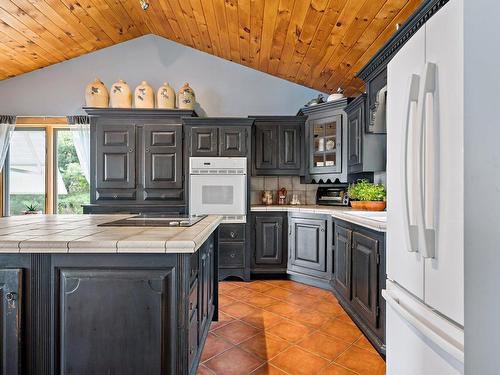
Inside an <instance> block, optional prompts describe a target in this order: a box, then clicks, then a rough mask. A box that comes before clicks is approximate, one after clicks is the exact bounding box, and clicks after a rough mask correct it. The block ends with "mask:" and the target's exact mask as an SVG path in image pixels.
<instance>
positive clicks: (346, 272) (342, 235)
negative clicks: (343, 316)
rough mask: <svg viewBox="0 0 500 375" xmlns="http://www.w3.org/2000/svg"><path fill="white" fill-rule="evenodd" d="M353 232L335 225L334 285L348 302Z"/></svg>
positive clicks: (349, 296) (349, 297)
mask: <svg viewBox="0 0 500 375" xmlns="http://www.w3.org/2000/svg"><path fill="white" fill-rule="evenodd" d="M351 241H352V230H350V229H347V228H344V227H342V226H340V225H335V261H334V265H335V270H334V273H333V275H334V276H333V283H334V286H335V288H336V290H337V291H338V292H339V293H340V294H342V296H343V297H344V298H345V299H346V300H348V301H349V300H350V299H351Z"/></svg>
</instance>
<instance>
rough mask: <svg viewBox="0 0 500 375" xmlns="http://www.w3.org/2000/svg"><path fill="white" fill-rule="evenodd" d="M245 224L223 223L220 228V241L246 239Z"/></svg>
mask: <svg viewBox="0 0 500 375" xmlns="http://www.w3.org/2000/svg"><path fill="white" fill-rule="evenodd" d="M244 240H245V224H222V225H221V226H220V229H219V241H244Z"/></svg>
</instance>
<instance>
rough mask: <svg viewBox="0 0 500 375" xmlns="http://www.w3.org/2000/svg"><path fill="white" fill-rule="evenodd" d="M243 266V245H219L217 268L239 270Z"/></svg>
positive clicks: (235, 243) (230, 243) (227, 243)
mask: <svg viewBox="0 0 500 375" xmlns="http://www.w3.org/2000/svg"><path fill="white" fill-rule="evenodd" d="M244 266H245V244H244V243H243V242H241V243H239V242H226V243H220V244H219V267H221V268H240V267H244Z"/></svg>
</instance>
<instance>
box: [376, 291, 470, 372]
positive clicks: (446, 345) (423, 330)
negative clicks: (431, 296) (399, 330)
mask: <svg viewBox="0 0 500 375" xmlns="http://www.w3.org/2000/svg"><path fill="white" fill-rule="evenodd" d="M382 296H383V297H384V299H385V300H386V302H387V304H388V305H389V306H390V307H391V308H392V309H393V310H394V311H396V312H397V313H398V314H399V315H400V316H401V317H402V318H403V319H404V320H405V321H406V322H408V323H409V324H410V325H411V326H412V327H413V328H414V329H416V330H417V331H418V332H420V334H422V335H423V336H424V337H426V338H427V339H429V340H431V341H432V342H433V343H434V344H435V345H437V346H438V347H440V348H441V349H442V350H444V351H445V352H446V353H448V354H449V355H451V356H452V357H453V358H455V359H456V360H457V361H459V362H460V363H464V346H463V344H462V343H459V342H457V341H456V340H454V339H453V338H452V337H450V336H448V335H446V334H445V333H444V332H442V331H441V330H440V329H439V328H438V327H434V326H432V325H430V324H429V323H428V322H427V321H425V320H424V319H423V318H421V317H420V316H419V315H418V314H417V313H415V312H413V311H411V309H409V308H408V307H407V306H405V305H404V304H402V303H400V300H399V298H398V297H397V295H396V293H394V292H393V291H390V290H387V289H384V290H382Z"/></svg>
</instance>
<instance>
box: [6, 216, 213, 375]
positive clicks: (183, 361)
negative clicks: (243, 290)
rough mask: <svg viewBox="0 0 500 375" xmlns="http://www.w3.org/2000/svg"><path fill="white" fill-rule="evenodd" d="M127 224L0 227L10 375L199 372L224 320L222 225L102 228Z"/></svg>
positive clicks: (60, 220)
mask: <svg viewBox="0 0 500 375" xmlns="http://www.w3.org/2000/svg"><path fill="white" fill-rule="evenodd" d="M130 216H131V215H28V216H23V217H8V218H1V219H0V298H2V309H1V310H0V313H1V315H2V317H1V318H2V327H1V329H0V332H1V335H2V336H3V337H2V338H1V339H2V340H3V342H4V344H5V345H4V347H3V349H4V350H3V351H2V356H3V358H1V362H2V365H3V372H4V373H7V374H12V375H16V374H21V373H22V374H44V375H45V374H46V375H49V374H122V375H126V374H175V375H177V374H194V373H196V368H197V365H198V362H199V358H200V355H201V351H202V349H203V345H204V342H205V340H206V337H207V335H208V329H209V326H210V322H211V321H212V320H217V310H218V309H217V307H218V301H217V273H218V266H217V264H218V261H217V252H216V251H215V249H217V241H218V226H219V224H220V222H221V220H222V217H220V216H207V217H206V218H204V219H203V220H201V221H199V222H198V223H196V224H194V225H193V226H191V227H177V228H170V227H145V226H142V227H104V226H99V225H100V224H104V223H106V222H110V221H114V220H118V219H125V218H127V217H130Z"/></svg>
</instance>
